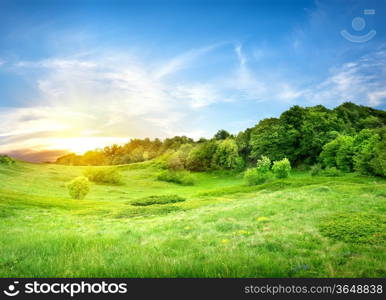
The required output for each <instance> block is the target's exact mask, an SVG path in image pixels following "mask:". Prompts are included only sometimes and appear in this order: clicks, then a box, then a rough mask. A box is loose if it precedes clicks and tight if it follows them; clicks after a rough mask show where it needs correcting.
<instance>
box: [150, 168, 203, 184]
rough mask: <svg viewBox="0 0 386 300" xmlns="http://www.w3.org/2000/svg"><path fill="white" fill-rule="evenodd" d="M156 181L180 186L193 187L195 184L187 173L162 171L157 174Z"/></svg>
mask: <svg viewBox="0 0 386 300" xmlns="http://www.w3.org/2000/svg"><path fill="white" fill-rule="evenodd" d="M157 179H158V180H160V181H166V182H172V183H177V184H181V185H194V183H195V180H194V177H193V176H192V174H190V172H188V171H179V172H176V171H170V170H164V171H162V172H160V173H159V174H158V176H157Z"/></svg>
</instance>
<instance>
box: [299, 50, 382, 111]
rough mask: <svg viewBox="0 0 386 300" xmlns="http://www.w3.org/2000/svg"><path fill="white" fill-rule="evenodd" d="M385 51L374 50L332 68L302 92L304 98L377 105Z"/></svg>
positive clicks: (319, 102) (380, 95)
mask: <svg viewBox="0 0 386 300" xmlns="http://www.w3.org/2000/svg"><path fill="white" fill-rule="evenodd" d="M385 59H386V52H385V51H376V52H373V53H370V54H367V55H365V56H363V57H361V58H360V59H358V60H357V61H352V62H348V63H345V64H343V65H341V66H339V67H335V68H332V69H331V71H330V73H331V75H330V76H329V77H328V78H326V79H325V80H324V81H322V82H321V83H320V84H318V85H316V86H310V87H308V88H306V89H305V90H304V91H303V95H304V97H305V99H307V100H308V101H309V102H311V103H314V104H332V105H336V104H338V103H339V102H344V101H355V102H356V103H360V104H363V105H370V106H378V105H380V104H381V103H382V100H384V99H385V91H386V90H385V85H386V78H385V74H386V63H385Z"/></svg>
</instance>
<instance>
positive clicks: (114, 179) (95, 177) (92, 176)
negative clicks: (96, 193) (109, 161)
mask: <svg viewBox="0 0 386 300" xmlns="http://www.w3.org/2000/svg"><path fill="white" fill-rule="evenodd" d="M84 176H86V177H87V178H88V179H89V180H90V181H92V182H95V183H111V184H119V183H120V182H121V179H122V176H121V173H120V172H119V171H118V169H117V168H115V167H93V168H87V169H86V170H85V172H84Z"/></svg>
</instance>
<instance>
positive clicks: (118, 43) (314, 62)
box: [0, 0, 386, 161]
mask: <svg viewBox="0 0 386 300" xmlns="http://www.w3.org/2000/svg"><path fill="white" fill-rule="evenodd" d="M365 9H367V10H369V9H371V10H374V11H373V13H371V14H367V13H365V11H364V10H365ZM385 15H386V1H385V0H379V1H377V0H376V1H320V2H319V1H170V0H169V1H5V0H0V153H10V154H13V155H16V156H18V157H22V158H25V159H28V160H32V161H33V160H35V161H37V160H50V159H54V158H55V157H57V156H58V155H60V154H62V153H63V150H67V151H74V152H77V153H82V152H84V151H85V150H88V149H93V148H97V147H103V146H105V145H110V144H113V143H124V142H126V141H128V140H129V139H130V138H144V137H150V138H154V137H159V138H164V137H170V136H174V135H188V136H190V137H193V138H199V137H210V136H212V135H213V134H214V133H215V132H216V131H217V130H218V129H221V128H223V129H226V130H228V131H230V132H232V133H237V132H238V131H240V130H244V129H245V128H247V127H251V126H253V125H254V124H255V123H256V122H258V121H259V120H260V119H262V118H266V117H271V116H279V115H280V113H281V112H282V111H284V110H285V109H287V108H289V107H290V106H292V105H295V104H298V105H302V106H310V105H316V104H323V105H325V106H327V107H330V108H331V107H334V106H337V105H339V104H340V103H342V102H344V101H352V102H355V103H357V104H362V105H367V106H371V107H374V108H378V109H386V17H385ZM354 18H357V19H355V20H354ZM358 18H361V19H358ZM363 21H365V23H363ZM361 22H362V23H361ZM361 25H363V26H361ZM362 27H363V28H362ZM344 29H346V30H347V32H349V33H350V34H352V35H355V36H364V35H366V34H367V33H368V32H370V31H371V30H374V31H375V32H376V34H375V36H373V37H372V38H371V39H370V40H369V41H366V42H361V43H358V42H352V41H350V40H348V39H346V38H344V37H343V36H342V34H341V31H342V30H344Z"/></svg>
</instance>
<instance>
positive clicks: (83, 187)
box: [67, 176, 90, 199]
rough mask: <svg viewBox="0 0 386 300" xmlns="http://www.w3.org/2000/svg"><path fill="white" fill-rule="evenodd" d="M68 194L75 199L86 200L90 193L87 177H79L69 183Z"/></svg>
mask: <svg viewBox="0 0 386 300" xmlns="http://www.w3.org/2000/svg"><path fill="white" fill-rule="evenodd" d="M67 189H68V192H69V194H70V196H71V198H73V199H84V197H86V195H87V194H88V193H89V191H90V182H89V181H88V179H87V177H84V176H79V177H76V178H75V179H73V180H71V181H70V182H69V183H67Z"/></svg>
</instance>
